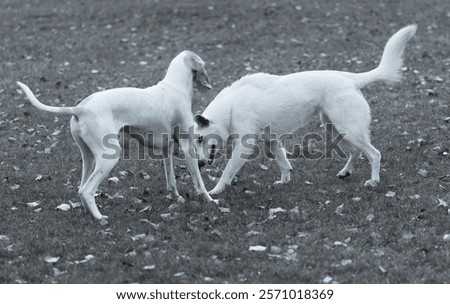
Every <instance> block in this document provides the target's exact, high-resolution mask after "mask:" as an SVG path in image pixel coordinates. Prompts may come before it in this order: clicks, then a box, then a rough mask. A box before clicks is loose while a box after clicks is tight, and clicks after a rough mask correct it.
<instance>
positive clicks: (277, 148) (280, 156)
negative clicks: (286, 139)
mask: <svg viewBox="0 0 450 304" xmlns="http://www.w3.org/2000/svg"><path fill="white" fill-rule="evenodd" d="M270 151H271V152H272V153H273V154H274V156H275V161H276V162H277V164H278V166H279V167H280V170H281V179H280V180H279V181H276V182H274V185H278V184H286V183H288V182H289V181H290V180H291V172H292V167H291V164H290V163H289V160H288V159H287V157H286V149H285V148H284V147H283V146H282V144H281V143H280V142H279V141H277V140H272V141H271V142H270Z"/></svg>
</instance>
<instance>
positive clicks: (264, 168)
mask: <svg viewBox="0 0 450 304" xmlns="http://www.w3.org/2000/svg"><path fill="white" fill-rule="evenodd" d="M259 167H260V168H261V170H264V171H266V170H269V168H268V167H267V166H266V165H263V164H260V165H259Z"/></svg>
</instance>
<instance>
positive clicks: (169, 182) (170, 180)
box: [163, 139, 184, 203]
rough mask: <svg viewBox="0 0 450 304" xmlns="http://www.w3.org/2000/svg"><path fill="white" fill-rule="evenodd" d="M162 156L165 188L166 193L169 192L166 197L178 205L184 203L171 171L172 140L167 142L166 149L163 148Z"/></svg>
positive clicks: (173, 173)
mask: <svg viewBox="0 0 450 304" xmlns="http://www.w3.org/2000/svg"><path fill="white" fill-rule="evenodd" d="M163 154H164V173H165V175H166V186H167V191H169V195H168V197H169V198H170V199H172V200H175V201H177V202H179V203H184V198H183V197H182V196H180V194H179V193H178V190H177V182H176V180H175V172H174V171H173V140H171V139H169V140H168V143H167V147H165V148H163Z"/></svg>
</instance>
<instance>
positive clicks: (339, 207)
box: [334, 204, 344, 215]
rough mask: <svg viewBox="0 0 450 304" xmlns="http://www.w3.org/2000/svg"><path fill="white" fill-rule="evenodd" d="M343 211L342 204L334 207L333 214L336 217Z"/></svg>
mask: <svg viewBox="0 0 450 304" xmlns="http://www.w3.org/2000/svg"><path fill="white" fill-rule="evenodd" d="M343 209H344V204H342V205H339V206H337V207H336V210H335V211H334V213H336V214H337V215H342V210H343Z"/></svg>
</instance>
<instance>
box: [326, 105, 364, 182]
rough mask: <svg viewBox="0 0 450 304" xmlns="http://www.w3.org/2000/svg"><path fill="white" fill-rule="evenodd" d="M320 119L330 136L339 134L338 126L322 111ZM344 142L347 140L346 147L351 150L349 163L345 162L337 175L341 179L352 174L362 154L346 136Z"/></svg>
mask: <svg viewBox="0 0 450 304" xmlns="http://www.w3.org/2000/svg"><path fill="white" fill-rule="evenodd" d="M320 121H321V122H322V125H323V127H324V129H325V133H326V134H327V135H328V136H333V135H334V134H339V133H338V130H336V128H335V127H334V125H333V123H332V122H331V120H330V119H329V118H328V116H326V115H325V114H324V113H323V112H321V113H320ZM344 142H345V147H346V148H347V150H348V152H349V156H348V160H347V163H346V164H345V166H344V168H343V169H342V170H341V171H339V173H338V174H337V175H336V176H337V177H339V178H341V179H344V178H346V177H348V176H350V175H351V174H352V172H353V168H354V165H355V162H356V160H358V159H359V157H360V155H361V151H359V150H358V149H356V148H355V147H354V146H353V145H352V144H351V143H349V142H348V141H346V140H345V137H344Z"/></svg>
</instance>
